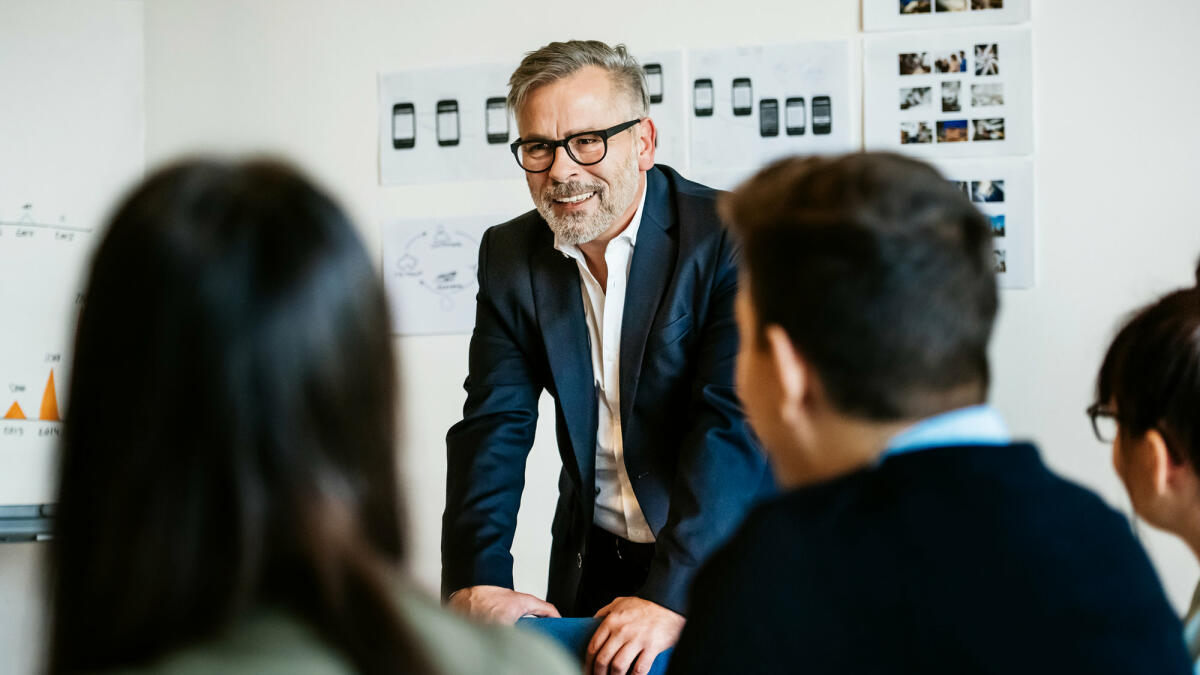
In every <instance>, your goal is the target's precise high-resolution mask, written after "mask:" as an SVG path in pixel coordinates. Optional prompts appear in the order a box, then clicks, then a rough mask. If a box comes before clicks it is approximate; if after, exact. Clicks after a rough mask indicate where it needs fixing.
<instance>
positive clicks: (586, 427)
mask: <svg viewBox="0 0 1200 675" xmlns="http://www.w3.org/2000/svg"><path fill="white" fill-rule="evenodd" d="M546 232H547V234H549V229H547V230H546ZM580 283H581V282H580V280H579V270H578V269H577V268H576V266H575V262H574V261H572V260H570V259H568V258H567V257H566V256H564V255H563V254H561V253H559V252H558V251H556V250H554V247H553V245H552V244H551V243H550V242H549V241H547V242H546V243H545V245H544V246H539V248H538V250H537V251H536V252H535V253H534V255H533V293H534V306H535V307H536V308H537V315H538V324H539V325H540V327H541V331H542V339H543V340H544V341H545V345H546V358H547V360H548V361H549V363H550V372H551V374H552V376H553V377H554V385H555V389H556V390H557V394H558V403H559V406H560V407H561V409H562V413H563V417H564V419H565V420H566V423H567V431H568V432H569V434H570V437H571V445H572V446H573V449H574V451H575V465H574V466H571V465H570V464H567V463H566V462H565V460H566V458H565V457H564V458H563V459H564V463H565V464H567V466H566V468H567V472H568V473H570V474H573V476H572V477H573V478H574V479H575V480H577V481H579V482H578V485H579V486H580V489H581V490H583V491H585V492H586V491H589V490H591V489H592V485H594V484H595V477H594V474H595V467H596V424H597V420H596V416H597V411H596V406H597V399H596V388H595V380H594V379H593V376H592V354H591V343H590V342H589V337H588V329H587V318H586V316H585V315H584V312H583V296H582V292H583V291H582V289H581V288H580ZM584 501H585V502H586V503H590V501H588V500H586V499H585V500H584Z"/></svg>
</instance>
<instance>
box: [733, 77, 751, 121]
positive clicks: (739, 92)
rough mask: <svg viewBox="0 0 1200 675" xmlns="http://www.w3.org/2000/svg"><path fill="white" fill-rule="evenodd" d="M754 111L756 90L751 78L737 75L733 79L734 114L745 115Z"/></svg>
mask: <svg viewBox="0 0 1200 675" xmlns="http://www.w3.org/2000/svg"><path fill="white" fill-rule="evenodd" d="M753 112H754V90H753V88H752V87H751V86H750V78H748V77H735V78H734V79H733V114H734V115H736V116H738V117H744V116H746V115H749V114H751V113H753Z"/></svg>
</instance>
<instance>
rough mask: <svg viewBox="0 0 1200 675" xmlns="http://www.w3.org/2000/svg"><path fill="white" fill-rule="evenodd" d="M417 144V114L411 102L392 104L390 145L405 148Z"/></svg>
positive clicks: (398, 148)
mask: <svg viewBox="0 0 1200 675" xmlns="http://www.w3.org/2000/svg"><path fill="white" fill-rule="evenodd" d="M416 144H417V114H416V111H415V110H414V109H413V104H411V103H397V104H396V105H394V106H392V147H393V148H395V149H397V150H406V149H408V148H411V147H413V146H414V145H416Z"/></svg>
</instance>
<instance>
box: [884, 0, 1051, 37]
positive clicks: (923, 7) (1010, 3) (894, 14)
mask: <svg viewBox="0 0 1200 675" xmlns="http://www.w3.org/2000/svg"><path fill="white" fill-rule="evenodd" d="M862 11H863V30H866V31H881V30H913V29H916V30H922V29H930V28H950V27H963V26H994V25H1001V24H1017V23H1022V22H1024V21H1027V20H1028V19H1029V0H863V5H862Z"/></svg>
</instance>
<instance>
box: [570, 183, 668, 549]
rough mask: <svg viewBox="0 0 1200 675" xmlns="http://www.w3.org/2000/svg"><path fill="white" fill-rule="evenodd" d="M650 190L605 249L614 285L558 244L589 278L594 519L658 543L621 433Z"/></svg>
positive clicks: (572, 249) (627, 535)
mask: <svg viewBox="0 0 1200 675" xmlns="http://www.w3.org/2000/svg"><path fill="white" fill-rule="evenodd" d="M645 205H646V191H645V189H644V188H643V189H642V197H641V201H640V202H639V203H638V207H637V211H636V212H634V214H633V220H632V221H630V223H629V226H628V227H626V228H625V230H624V231H622V232H621V234H619V235H617V237H615V238H614V239H613V240H612V241H610V242H608V246H607V247H605V249H604V262H605V264H606V265H607V266H608V287H607V288H605V287H602V286H601V285H600V282H599V281H597V280H596V277H595V276H594V275H593V274H592V271H591V270H590V269H588V265H587V259H586V258H584V255H583V251H581V250H580V249H579V247H578V246H573V245H568V244H563V243H562V242H560V241H558V239H557V237H556V238H555V241H554V248H556V249H558V250H559V251H560V252H561V253H562V254H563V255H565V256H567V257H568V258H571V259H572V260H574V261H575V265H576V266H577V267H578V268H579V278H580V279H581V280H582V281H583V283H582V284H580V286H582V290H583V308H584V314H585V315H586V316H587V326H588V337H590V338H591V340H590V341H591V347H592V377H593V379H594V381H595V386H596V399H597V403H598V407H599V417H598V418H597V426H596V487H595V489H596V510H595V518H594V519H593V522H595V524H596V525H598V526H600V527H602V528H604V529H605V530H607V531H609V532H611V533H613V534H615V535H617V536H619V537H624V538H625V539H628V540H629V541H634V542H638V543H643V544H645V543H650V542H653V541H654V532H653V531H651V530H650V525H649V524H648V523H647V522H646V516H645V515H644V514H642V507H641V505H640V504H638V501H637V497H636V496H635V495H634V494H633V484H632V483H631V482H630V481H629V471H628V470H627V469H626V468H625V447H624V440H623V438H622V435H621V377H620V363H621V320H622V317H623V316H624V314H625V287H626V285H627V284H628V282H629V265H630V262H632V261H633V247H634V244H635V243H636V242H637V233H638V228H639V227H640V226H641V224H642V209H643V208H644V207H645Z"/></svg>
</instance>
